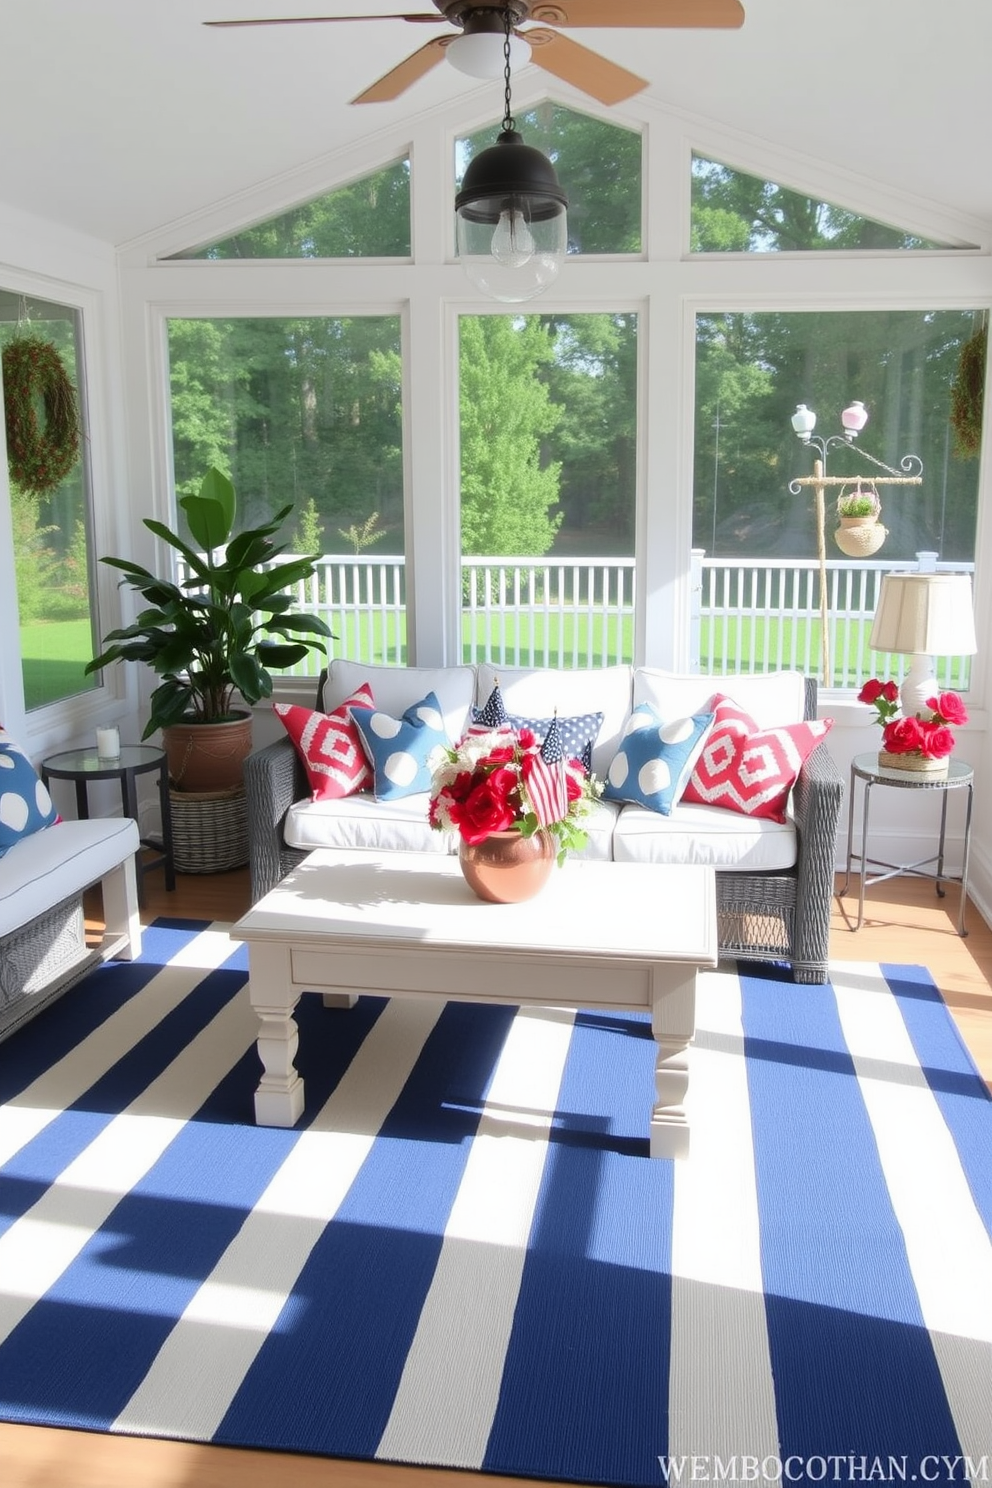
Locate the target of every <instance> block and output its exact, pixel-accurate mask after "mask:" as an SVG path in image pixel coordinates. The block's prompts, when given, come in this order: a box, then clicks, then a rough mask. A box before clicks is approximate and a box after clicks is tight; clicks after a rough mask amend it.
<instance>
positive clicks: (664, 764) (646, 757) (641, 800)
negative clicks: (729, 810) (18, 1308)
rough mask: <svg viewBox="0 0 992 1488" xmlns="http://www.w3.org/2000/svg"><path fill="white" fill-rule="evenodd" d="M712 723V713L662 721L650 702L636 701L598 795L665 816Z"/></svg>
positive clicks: (688, 774) (677, 797)
mask: <svg viewBox="0 0 992 1488" xmlns="http://www.w3.org/2000/svg"><path fill="white" fill-rule="evenodd" d="M712 727H713V714H712V713H694V714H692V716H691V717H688V718H672V719H668V720H667V721H666V720H665V719H664V718H662V716H661V714H660V713H659V712H658V711H657V709H656V708H653V707H652V706H651V704H650V703H640V704H638V706H637V707H636V708H635V710H634V712H633V713H632V714H631V715H630V718H629V720H628V722H627V727H626V728H625V730H624V732H623V734H622V736H621V739H620V745H619V747H618V749H617V752H616V754H615V755H614V756H613V762H612V764H611V765H610V768H609V770H608V771H607V774H606V783H605V785H604V787H603V795H604V797H605V798H606V799H607V800H611V801H630V802H633V803H634V804H635V805H637V806H646V807H647V808H648V810H649V811H657V812H659V813H660V814H661V815H662V816H670V815H671V812H672V808H673V807H674V806H675V805H676V804H677V802H678V801H679V799H680V798H681V795H682V792H683V790H684V789H685V787H686V783H687V782H688V779H689V776H690V775H691V774H692V767H693V765H694V764H695V763H696V760H697V759H698V757H699V751H700V750H701V749H702V747H703V745H704V743H705V742H706V736H707V734H708V733H709V731H710V729H711V728H712Z"/></svg>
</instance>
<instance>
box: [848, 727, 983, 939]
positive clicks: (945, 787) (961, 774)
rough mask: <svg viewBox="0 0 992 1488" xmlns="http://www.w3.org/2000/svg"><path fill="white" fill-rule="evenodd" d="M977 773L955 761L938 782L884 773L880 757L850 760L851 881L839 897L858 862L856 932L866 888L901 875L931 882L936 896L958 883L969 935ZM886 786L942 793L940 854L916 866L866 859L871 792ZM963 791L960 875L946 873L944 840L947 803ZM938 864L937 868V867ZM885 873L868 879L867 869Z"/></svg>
mask: <svg viewBox="0 0 992 1488" xmlns="http://www.w3.org/2000/svg"><path fill="white" fill-rule="evenodd" d="M858 780H860V781H862V782H863V787H864V797H863V801H862V809H861V851H860V852H855V851H854V791H855V783H856V781H858ZM974 781H975V772H974V771H973V770H972V768H971V766H970V765H966V764H964V763H963V762H962V761H961V760H955V759H952V760H950V761H948V766H947V774H946V775H940V776H937V777H934V776H933V775H925V774H914V773H913V771H912V770H886V769H883V767H882V766H881V765H879V763H878V755H877V754H857V755H855V757H854V759H853V760H852V761H851V787H850V800H849V802H848V813H847V876H846V878H845V879H844V887H843V888H842V889H841V891H840V892H841V895H844V894H846V893H847V887H848V884H849V883H850V881H851V864H852V862H854V863H857V864H858V865H859V867H860V876H861V889H860V892H859V894H858V923H857V924H856V925H855V927H854V928H855V930H860V929H861V926H862V923H863V921H864V917H865V889H866V888H870V887H871V885H872V884H878V883H884V882H885V880H886V879H889V878H898V877H899V876H900V874H912V875H915V876H916V877H918V878H929V879H932V880H933V881H934V883H935V884H936V885H937V893H938V894H939V895H940V897H941V898H943V897H944V888H943V885H944V884H945V883H959V884H960V885H961V909H960V913H959V915H958V934H959V935H967V933H968V932H967V930H966V929H965V925H964V917H965V910H966V908H967V905H968V855H969V852H970V850H971V808H972V800H973V795H974ZM876 785H883V786H886V787H891V788H893V789H894V790H910V791H938V792H939V793H940V835H939V837H938V839H937V851H936V852H935V853H933V854H932V855H931V856H930V857H928V858H921V859H920V860H919V861H918V862H916V863H886V862H883V861H882V860H881V859H878V858H872V857H869V855H868V814H869V806H870V802H871V792H872V787H873V786H876ZM955 790H964V791H967V793H968V798H967V806H966V810H965V819H964V857H963V859H962V863H961V872H960V874H959V875H954V874H948V873H945V872H944V838H945V835H946V831H947V799H948V796H949V795H950V793H951V791H955ZM934 865H936V866H934ZM873 868H883V869H885V870H886V871H885V872H884V873H877V874H871V875H869V869H873Z"/></svg>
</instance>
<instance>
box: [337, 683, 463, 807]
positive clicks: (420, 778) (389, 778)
mask: <svg viewBox="0 0 992 1488" xmlns="http://www.w3.org/2000/svg"><path fill="white" fill-rule="evenodd" d="M351 716H352V719H353V721H354V724H355V727H356V728H357V729H358V733H359V737H360V738H361V741H362V748H363V749H364V750H365V753H366V754H367V755H368V760H369V764H370V765H371V766H372V775H373V783H372V793H373V795H374V796H375V798H376V800H377V801H395V800H398V799H399V798H400V797H401V796H415V795H417V794H418V793H419V792H420V791H427V790H430V785H431V769H432V766H433V764H434V761H435V759H436V757H437V754H438V751H439V750H442V749H447V748H448V747H449V743H448V735H447V733H446V732H445V728H444V717H443V715H442V713H441V704H440V703H439V702H438V700H437V695H436V693H433V692H429V693H428V694H427V696H426V697H425V698H421V700H420V702H419V703H414V704H413V706H412V707H410V708H407V710H406V712H405V713H404V714H403V717H402V718H393V717H392V715H391V714H389V713H382V712H380V711H379V710H378V709H377V708H355V707H353V708H352V709H351Z"/></svg>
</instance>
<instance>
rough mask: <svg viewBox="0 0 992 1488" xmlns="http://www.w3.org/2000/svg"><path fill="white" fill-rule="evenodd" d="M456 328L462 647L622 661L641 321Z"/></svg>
mask: <svg viewBox="0 0 992 1488" xmlns="http://www.w3.org/2000/svg"><path fill="white" fill-rule="evenodd" d="M460 326H461V348H460V349H461V369H460V376H461V534H462V573H463V578H462V588H463V606H464V609H463V646H464V655H465V656H466V658H467V659H470V660H481V659H484V658H492V659H494V660H497V661H501V662H503V663H505V664H507V665H511V666H527V665H531V664H534V665H538V664H543V665H554V666H592V665H596V664H598V663H600V662H609V661H621V660H625V661H629V660H631V659H632V655H633V615H634V533H635V493H636V472H635V448H636V417H635V409H636V403H637V398H636V391H637V389H636V375H637V350H636V348H637V317H636V316H634V315H567V316H550V315H549V316H540V315H527V316H509V315H485V316H463V317H462V319H461V322H460Z"/></svg>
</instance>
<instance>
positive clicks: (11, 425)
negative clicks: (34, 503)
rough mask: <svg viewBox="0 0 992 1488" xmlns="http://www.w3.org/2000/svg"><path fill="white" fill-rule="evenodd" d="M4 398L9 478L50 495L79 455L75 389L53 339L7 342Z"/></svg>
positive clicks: (21, 338)
mask: <svg viewBox="0 0 992 1488" xmlns="http://www.w3.org/2000/svg"><path fill="white" fill-rule="evenodd" d="M3 401H4V411H5V415H6V422H7V467H8V469H9V471H10V478H11V480H12V481H14V482H15V484H16V485H18V486H20V488H21V490H23V491H30V492H32V493H33V494H34V495H35V496H47V495H48V493H49V492H50V491H54V490H55V489H56V487H58V486H60V485H61V484H62V482H63V481H64V480H65V478H66V476H67V475H68V474H69V471H70V470H71V469H72V468H73V466H74V465H75V463H76V461H77V460H78V459H79V412H78V408H77V403H76V389H75V388H74V387H73V385H72V379H71V378H70V377H69V374H68V372H67V371H66V369H65V364H64V363H63V361H62V358H61V357H60V356H59V354H58V352H57V351H56V349H55V347H54V346H53V345H52V343H51V342H50V341H44V340H42V338H41V337H40V336H18V337H17V339H16V340H14V341H11V342H10V344H9V345H8V346H5V347H4V349H3ZM39 407H40V408H43V409H44V414H45V419H44V427H43V428H41V427H39V422H38V411H39Z"/></svg>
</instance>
